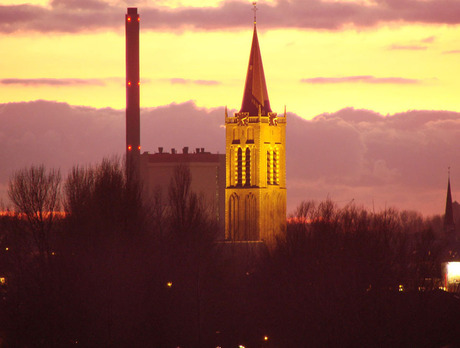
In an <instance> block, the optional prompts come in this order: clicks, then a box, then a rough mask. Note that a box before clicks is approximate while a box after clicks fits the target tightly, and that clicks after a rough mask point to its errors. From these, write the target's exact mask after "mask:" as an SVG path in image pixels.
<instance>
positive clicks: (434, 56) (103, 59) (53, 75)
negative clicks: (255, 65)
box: [0, 0, 460, 118]
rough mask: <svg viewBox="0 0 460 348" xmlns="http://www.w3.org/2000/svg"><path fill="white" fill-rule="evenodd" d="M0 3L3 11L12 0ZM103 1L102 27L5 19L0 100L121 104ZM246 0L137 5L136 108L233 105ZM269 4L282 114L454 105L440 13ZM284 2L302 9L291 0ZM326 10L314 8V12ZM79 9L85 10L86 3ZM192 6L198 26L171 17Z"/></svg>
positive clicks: (263, 8)
mask: <svg viewBox="0 0 460 348" xmlns="http://www.w3.org/2000/svg"><path fill="white" fill-rule="evenodd" d="M415 2H417V1H415ZM424 2H425V3H426V2H427V1H424ZM428 2H430V1H428ZM1 3H2V4H3V6H5V8H9V9H10V10H11V11H12V12H13V13H14V11H15V6H13V3H14V2H13V1H5V0H3V1H1ZM28 3H29V4H31V5H30V6H34V8H36V9H46V10H47V11H50V13H53V11H55V12H56V13H60V12H65V13H76V12H75V11H77V9H73V8H71V5H70V2H69V5H67V7H66V5H65V3H66V2H65V1H60V2H55V3H51V2H47V1H33V2H31V1H29V2H28ZM98 3H99V2H98ZM100 3H101V4H103V2H100ZM323 3H324V4H326V3H328V4H329V5H331V6H332V5H334V6H337V5H343V6H355V7H356V9H357V11H358V9H361V10H363V11H364V10H365V11H371V10H372V9H374V8H378V7H382V11H383V10H384V8H383V7H384V5H381V4H380V3H377V2H374V1H365V2H363V1H351V0H348V1H343V0H342V1H327V2H325V1H323ZM53 4H54V5H53ZM58 4H60V5H58ZM106 4H107V5H104V6H106V7H107V8H108V9H109V11H107V12H110V13H112V12H114V13H115V14H116V11H115V10H116V9H119V17H120V18H119V20H118V22H117V21H116V19H117V18H116V17H114V18H113V19H112V18H109V17H110V16H109V14H107V18H103V20H102V22H103V23H104V24H103V25H102V24H101V25H100V26H99V27H96V28H95V29H91V27H93V24H92V23H91V24H87V25H81V26H80V27H75V28H72V29H70V28H68V27H67V26H65V25H64V24H62V25H61V26H59V24H56V25H57V27H56V28H55V29H54V30H51V31H50V32H48V29H46V28H45V29H44V28H42V27H39V26H38V24H37V27H36V28H35V29H33V28H34V25H35V24H34V23H32V22H31V23H29V24H30V25H29V24H27V26H26V25H25V24H24V23H22V22H21V23H17V28H18V30H14V29H15V28H14V26H15V25H16V24H15V22H14V21H13V23H12V24H11V25H10V26H6V27H5V26H4V27H2V29H3V30H2V34H0V45H1V47H3V48H4V49H3V52H7V53H6V54H4V55H3V57H2V70H1V71H2V73H1V76H0V102H1V103H5V102H14V101H17V102H19V101H28V100H36V99H45V100H57V101H64V102H68V103H70V104H73V105H86V106H93V107H112V108H116V109H122V108H123V107H124V103H125V100H124V88H123V78H124V54H123V49H124V31H123V27H122V23H123V15H124V10H125V4H123V6H121V5H119V4H118V2H117V1H109V2H106ZM235 4H236V2H235ZM237 4H243V5H244V2H243V3H240V2H238V3H237ZM16 5H17V4H16ZM128 5H136V4H134V3H132V4H131V3H130V2H128ZM250 5H251V4H250V2H248V3H247V5H244V6H246V7H247V11H246V13H244V12H243V13H239V12H238V14H236V13H232V12H231V7H230V6H225V3H224V2H221V1H210V0H209V1H200V2H197V1H193V2H192V1H168V2H166V1H160V2H153V1H152V2H146V3H144V5H143V6H139V13H140V16H141V17H142V18H143V21H142V23H141V76H142V82H143V87H142V90H141V105H142V106H143V107H154V106H159V105H166V104H170V103H181V102H185V101H187V100H194V101H196V104H197V105H198V106H202V107H207V108H213V107H219V106H223V105H229V107H231V108H238V107H239V106H240V103H241V89H242V85H243V83H244V76H245V74H244V72H245V69H246V64H247V59H248V57H247V50H248V46H249V43H250V37H251V34H250V33H251V30H252V12H251V7H250ZM277 5H279V4H277V2H276V1H265V2H264V1H260V2H259V4H258V7H259V11H258V12H257V15H258V20H257V21H258V28H259V36H260V41H261V50H262V55H263V56H264V65H265V74H266V78H267V80H268V85H269V95H270V99H271V100H272V106H273V109H274V110H275V111H278V112H279V111H281V110H282V109H283V107H284V105H287V109H288V111H291V112H295V113H297V114H299V115H301V116H302V117H304V118H312V117H314V116H315V115H317V114H320V113H323V112H334V111H337V110H339V109H341V108H343V107H347V106H353V107H355V108H366V109H371V110H374V111H376V112H380V113H383V114H386V113H395V112H403V111H407V110H412V109H428V110H431V109H436V110H438V109H440V110H450V111H460V104H459V103H458V101H457V91H458V89H459V87H460V85H459V84H460V82H459V78H458V77H459V69H458V67H457V65H458V64H457V63H458V57H459V55H460V43H459V41H458V39H457V37H458V26H457V25H456V24H457V23H447V22H446V23H443V20H442V18H441V19H437V18H433V20H432V21H430V20H428V19H426V22H428V23H427V24H425V23H421V21H415V20H414V21H410V20H406V21H396V20H389V21H385V20H384V19H383V18H382V19H381V20H380V22H378V23H377V22H376V23H375V24H368V23H364V22H360V21H361V20H363V21H364V19H355V22H356V23H346V22H341V20H342V19H341V18H331V19H330V22H328V23H316V24H315V23H312V22H309V21H308V18H307V19H306V22H305V23H300V22H299V19H298V18H294V15H293V13H291V12H290V11H292V9H289V8H283V7H280V10H283V11H285V14H284V15H285V16H289V15H291V16H293V23H292V25H290V24H289V23H286V24H280V25H277V24H276V21H275V20H274V19H272V18H271V17H272V16H273V13H272V11H274V7H275V6H277ZM101 6H102V5H101ZM155 6H156V7H155ZM192 6H193V7H192ZM238 6H242V5H238ZM291 6H293V7H296V6H297V7H298V8H299V9H302V10H305V11H307V9H304V8H303V7H302V5H301V4H300V3H298V2H297V1H293V2H292V4H291ZM227 7H228V10H227V11H228V13H227V16H238V19H237V20H238V24H233V23H232V24H229V23H228V21H227V20H226V19H225V18H221V19H222V23H219V20H218V18H213V16H221V15H222V14H223V13H224V12H223V11H225V10H226V8H227ZM238 8H239V7H238ZM350 8H354V7H350ZM153 9H156V10H157V11H160V12H161V13H163V12H164V15H165V16H168V18H169V22H170V23H169V24H164V25H162V26H159V27H156V28H155V27H154V25H156V24H155V23H154V19H155V18H154V17H152V14H151V13H152V10H153ZM327 9H328V7H327V6H326V5H324V9H323V10H324V11H327ZM80 10H81V11H82V13H83V14H88V13H87V12H89V11H91V10H92V9H87V10H85V9H80ZM80 10H79V11H80ZM192 10H193V11H198V10H199V11H200V12H199V14H200V15H203V23H201V25H202V26H201V27H198V25H197V24H195V23H193V22H191V23H188V24H187V17H185V14H184V17H183V18H182V15H183V13H185V11H192ZM96 11H101V10H100V9H99V10H97V9H96ZM162 11H163V12H162ZM414 11H415V10H414ZM207 12H209V13H207ZM206 13H207V14H206ZM376 13H377V12H376ZM103 14H104V12H100V13H99V16H101V15H103ZM205 14H206V16H205ZM196 15H197V16H198V12H197V14H196ZM324 15H325V16H326V15H327V13H325V14H324ZM157 16H161V14H160V15H157ZM244 16H246V17H244ZM433 16H434V15H433ZM180 20H183V22H178V21H180ZM37 21H39V19H37ZM176 21H177V22H176ZM206 21H209V23H206ZM334 21H337V24H334ZM173 23H178V24H177V25H174V24H173ZM168 25H170V27H167V26H168ZM335 25H336V26H337V27H335ZM315 26H317V27H319V28H315ZM328 26H331V28H329V29H328V28H327V27H328ZM31 27H32V29H31ZM27 28H29V29H27ZM8 31H11V32H8ZM70 31H72V32H70Z"/></svg>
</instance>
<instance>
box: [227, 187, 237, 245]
mask: <svg viewBox="0 0 460 348" xmlns="http://www.w3.org/2000/svg"><path fill="white" fill-rule="evenodd" d="M228 205H229V209H228V217H229V218H228V235H227V239H230V240H236V239H237V238H238V236H237V233H238V221H239V202H238V197H237V196H236V195H235V194H233V195H231V196H230V200H229V202H228Z"/></svg>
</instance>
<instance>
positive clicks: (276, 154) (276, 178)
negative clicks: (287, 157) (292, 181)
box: [273, 149, 279, 184]
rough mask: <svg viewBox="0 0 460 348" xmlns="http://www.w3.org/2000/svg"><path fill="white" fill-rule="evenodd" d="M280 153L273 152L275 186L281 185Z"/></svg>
mask: <svg viewBox="0 0 460 348" xmlns="http://www.w3.org/2000/svg"><path fill="white" fill-rule="evenodd" d="M278 170H279V168H278V151H277V150H276V149H275V150H274V151H273V184H279V182H278V181H279V174H278Z"/></svg>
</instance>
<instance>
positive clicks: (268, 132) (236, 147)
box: [225, 25, 286, 243]
mask: <svg viewBox="0 0 460 348" xmlns="http://www.w3.org/2000/svg"><path fill="white" fill-rule="evenodd" d="M225 127H226V189H225V238H226V239H227V240H234V241H259V240H263V241H265V242H267V243H271V242H273V241H274V240H275V236H276V235H278V234H280V233H283V232H284V231H285V229H286V155H285V154H286V112H285V113H284V116H282V117H278V115H277V114H276V113H273V112H272V111H271V109H270V102H269V99H268V93H267V87H266V83H265V76H264V71H263V66H262V58H261V55H260V49H259V43H258V38H257V30H256V26H255V25H254V34H253V41H252V47H251V54H250V59H249V66H248V73H247V76H246V84H245V90H244V96H243V103H242V107H241V110H240V111H239V112H238V113H235V114H234V116H233V117H229V116H228V114H227V112H225Z"/></svg>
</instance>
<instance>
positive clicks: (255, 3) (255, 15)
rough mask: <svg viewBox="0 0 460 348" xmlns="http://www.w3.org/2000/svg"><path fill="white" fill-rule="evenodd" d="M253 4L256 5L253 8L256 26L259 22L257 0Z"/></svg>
mask: <svg viewBox="0 0 460 348" xmlns="http://www.w3.org/2000/svg"><path fill="white" fill-rule="evenodd" d="M252 6H254V8H253V11H254V26H256V23H257V14H256V12H257V1H254V2H253V3H252Z"/></svg>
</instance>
